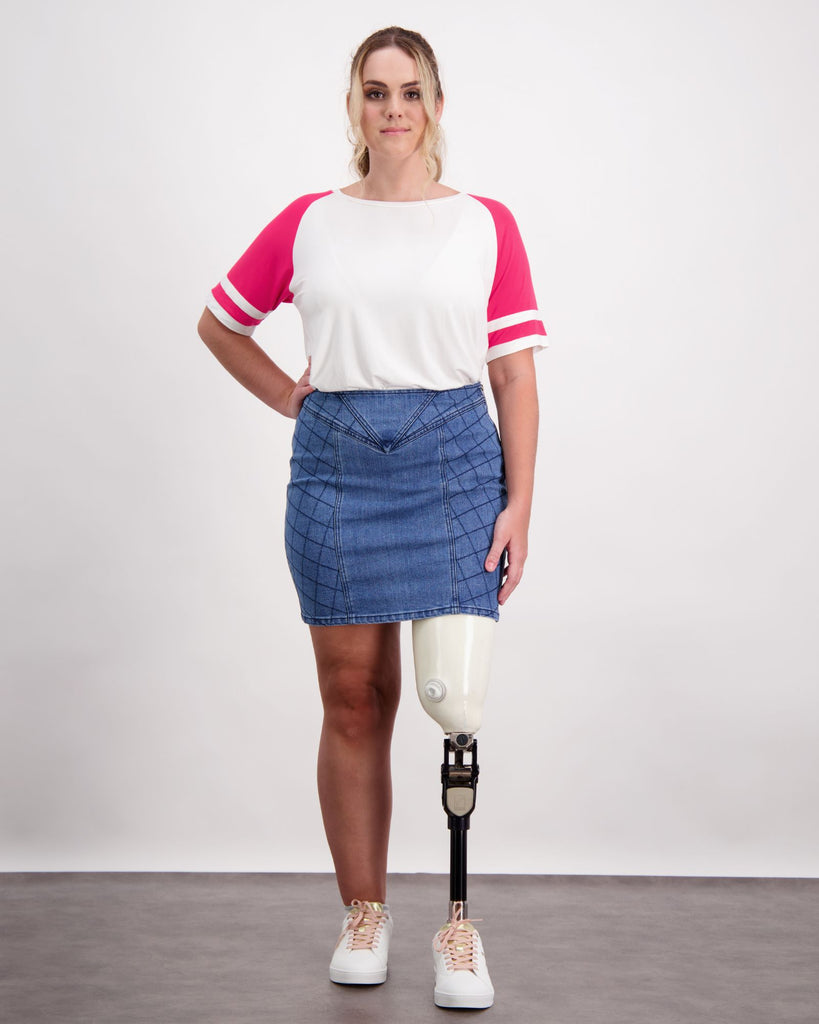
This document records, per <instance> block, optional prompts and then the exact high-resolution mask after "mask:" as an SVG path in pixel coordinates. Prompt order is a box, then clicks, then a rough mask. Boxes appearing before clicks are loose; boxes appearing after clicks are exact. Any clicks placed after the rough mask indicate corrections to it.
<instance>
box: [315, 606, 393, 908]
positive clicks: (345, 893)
mask: <svg viewBox="0 0 819 1024" xmlns="http://www.w3.org/2000/svg"><path fill="white" fill-rule="evenodd" d="M400 626H401V624H400V622H384V623H374V624H361V625H358V624H357V625H346V626H311V627H310V634H311V636H312V640H313V650H314V652H315V655H316V669H317V672H318V681H319V690H320V692H321V700H322V704H323V705H324V724H323V726H322V730H321V742H320V744H319V754H318V771H317V779H318V792H319V801H320V803H321V813H322V818H323V820H324V831H325V833H326V834H327V842H328V843H329V846H330V852H331V853H332V856H333V863H334V864H335V869H336V880H337V882H338V888H339V892H340V893H341V898H342V900H343V901H344V903H346V904H349V903H351V902H352V900H354V899H358V900H371V901H378V902H381V903H384V902H386V898H387V847H388V844H389V834H390V818H391V815H392V780H391V776H390V744H391V740H392V730H393V725H394V724H395V715H396V712H397V710H398V701H399V698H400V695H401V657H400Z"/></svg>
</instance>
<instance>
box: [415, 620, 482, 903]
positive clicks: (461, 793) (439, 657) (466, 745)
mask: <svg viewBox="0 0 819 1024" xmlns="http://www.w3.org/2000/svg"><path fill="white" fill-rule="evenodd" d="M494 628H495V621H494V619H490V618H488V617H486V616H480V615H441V616H436V617H434V618H429V619H416V620H415V621H414V622H413V623H412V649H413V655H414V659H415V685H416V689H417V691H418V697H419V699H420V701H421V705H422V706H423V708H424V710H425V711H426V712H427V714H428V715H429V716H430V717H431V718H434V719H435V721H436V722H437V723H438V724H439V725H440V726H441V728H442V729H443V730H444V732H445V733H447V736H446V737H445V739H444V762H443V764H442V765H441V783H442V786H443V794H442V796H443V805H444V810H445V811H446V814H447V819H448V825H449V829H450V864H449V919H450V920H451V921H452V920H455V917H456V912H460V915H461V917H462V918H464V919H465V918H467V917H468V916H469V915H468V913H467V902H466V833H467V830H468V829H469V816H470V815H471V813H472V811H473V810H474V807H475V791H476V788H477V785H478V772H479V768H478V741H477V740H476V739H475V733H476V732H477V731H478V729H480V727H481V719H482V715H483V702H484V699H485V697H486V691H487V687H488V685H489V666H490V660H491V655H492V641H493V639H494ZM465 754H468V755H469V758H470V760H469V761H468V762H467V763H464V755H465Z"/></svg>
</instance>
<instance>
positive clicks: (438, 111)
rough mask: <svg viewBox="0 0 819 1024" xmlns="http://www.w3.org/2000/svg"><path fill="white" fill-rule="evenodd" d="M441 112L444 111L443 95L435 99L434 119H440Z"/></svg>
mask: <svg viewBox="0 0 819 1024" xmlns="http://www.w3.org/2000/svg"><path fill="white" fill-rule="evenodd" d="M443 112H444V97H443V95H442V96H441V98H440V99H439V100H436V101H435V119H436V120H437V121H440V120H441V114H443Z"/></svg>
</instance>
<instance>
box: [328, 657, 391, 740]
mask: <svg viewBox="0 0 819 1024" xmlns="http://www.w3.org/2000/svg"><path fill="white" fill-rule="evenodd" d="M399 690H400V681H399V680H398V679H396V678H394V677H389V678H385V676H383V675H381V676H379V677H378V678H377V679H375V678H372V677H370V676H368V675H367V674H362V673H361V672H356V671H355V670H352V669H337V670H335V671H334V672H332V673H330V675H329V678H327V679H325V680H324V685H323V686H322V702H323V704H324V722H325V726H328V727H329V728H331V729H332V730H333V731H334V732H336V733H338V734H341V735H342V736H343V737H344V738H345V739H349V740H364V739H371V738H373V737H375V736H378V735H383V736H385V737H389V735H390V733H391V731H392V726H393V723H394V721H395V714H396V712H397V710H398V699H399Z"/></svg>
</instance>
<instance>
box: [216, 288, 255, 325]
mask: <svg viewBox="0 0 819 1024" xmlns="http://www.w3.org/2000/svg"><path fill="white" fill-rule="evenodd" d="M222 287H224V285H223V286H222ZM205 305H206V306H207V307H208V309H209V310H210V311H211V313H213V315H214V316H215V317H216V319H217V320H218V321H219V322H220V323H222V324H224V325H225V327H229V328H230V329H231V330H232V331H236V333H237V334H246V335H247V336H248V337H250V335H251V334H253V330H254V326H255V325H254V326H251V327H248V325H247V324H240V323H239V321H238V320H234V318H233V317H232V316H231V315H230V313H228V312H227V311H226V310H224V309H222V307H221V306H220V305H219V303H218V302H217V301H216V299H214V297H213V296H212V295H211V296H210V298H209V299H208V301H207V302H206V303H205Z"/></svg>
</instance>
